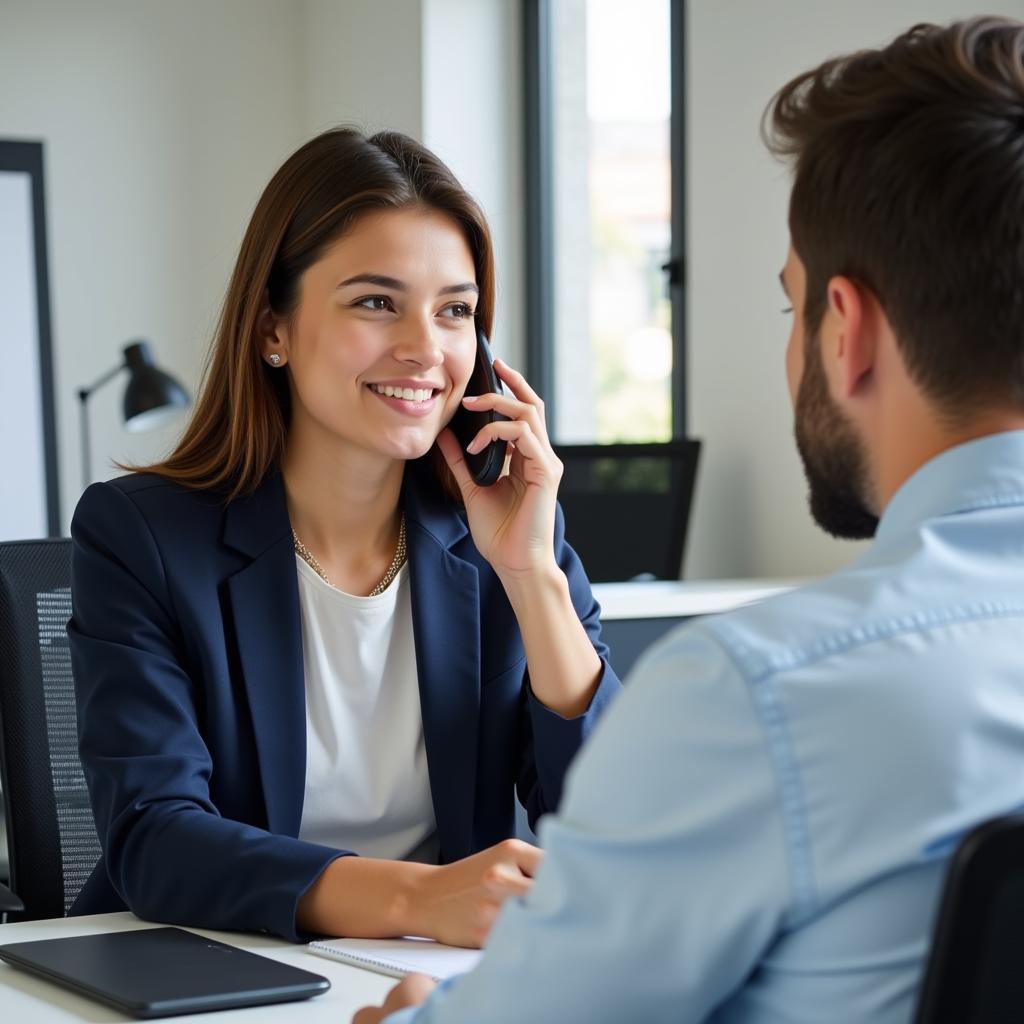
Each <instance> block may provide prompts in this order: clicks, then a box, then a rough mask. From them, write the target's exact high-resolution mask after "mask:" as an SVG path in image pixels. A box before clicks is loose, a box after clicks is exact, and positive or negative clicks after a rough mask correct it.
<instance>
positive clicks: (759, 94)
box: [687, 0, 1024, 577]
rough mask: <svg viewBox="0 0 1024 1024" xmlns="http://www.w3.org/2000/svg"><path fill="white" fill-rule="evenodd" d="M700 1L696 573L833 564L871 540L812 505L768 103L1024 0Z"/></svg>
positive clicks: (693, 183) (694, 88)
mask: <svg viewBox="0 0 1024 1024" xmlns="http://www.w3.org/2000/svg"><path fill="white" fill-rule="evenodd" d="M688 8H689V20H688V26H687V28H688V62H689V67H688V80H687V87H688V91H689V103H688V106H687V117H688V119H689V132H688V139H687V143H688V160H687V175H688V187H689V203H688V209H687V214H688V237H687V248H688V253H689V264H690V266H689V270H690V273H689V366H688V372H689V411H690V424H689V425H690V432H691V433H692V434H693V435H694V436H696V437H701V438H703V439H704V441H705V445H706V448H705V451H704V464H703V467H702V470H701V477H700V480H699V486H698V491H697V503H696V508H695V516H694V522H693V525H692V529H691V532H690V539H689V549H688V556H687V573H688V575H690V576H696V577H723V576H724V577H729V576H795V575H812V574H817V573H822V572H826V571H828V570H830V569H833V568H836V567H838V566H840V565H842V564H844V563H845V562H846V561H848V560H849V559H850V558H851V557H853V555H854V554H855V553H856V552H857V550H858V549H859V545H855V544H850V543H849V542H840V541H835V540H832V539H831V538H829V537H827V536H826V535H825V534H823V533H822V532H821V531H820V530H818V529H817V528H816V527H815V526H814V524H813V523H812V521H811V519H810V516H809V514H808V513H807V510H806V498H805V495H806V488H805V486H804V480H803V475H802V472H801V470H800V466H799V462H798V459H797V456H796V453H795V449H794V446H793V442H792V416H791V412H790V406H789V397H788V393H787V391H786V384H785V376H784V368H783V352H784V349H785V345H786V339H787V334H788V326H789V320H788V318H786V317H783V316H781V315H780V313H779V310H780V309H781V308H782V307H783V306H785V305H787V303H786V302H785V301H784V300H783V297H782V293H781V291H780V290H779V285H778V281H777V274H778V271H779V269H780V268H781V266H782V263H783V260H784V259H785V253H786V246H787V241H788V234H787V230H786V209H787V201H788V194H789V184H788V178H787V173H786V171H785V170H784V168H782V167H781V166H780V165H778V164H776V163H775V162H774V161H773V160H772V158H771V157H769V156H768V154H767V153H766V152H765V150H764V148H763V146H762V145H761V142H760V139H759V136H758V126H759V120H760V116H761V112H762V110H763V109H764V107H765V105H766V103H767V101H768V99H769V98H770V97H771V95H772V94H773V93H774V92H775V90H777V89H778V88H779V87H780V86H781V85H783V84H784V83H785V82H786V81H788V80H789V79H790V78H792V77H793V76H794V75H796V74H798V73H799V72H800V71H802V70H804V69H806V68H808V67H811V66H814V65H816V64H818V63H820V62H821V61H822V60H824V59H825V58H826V57H828V56H830V55H833V54H836V53H845V52H847V51H850V50H852V49H856V48H859V47H863V46H878V45H881V44H884V43H886V42H887V41H889V40H890V39H891V38H892V37H893V36H894V35H896V33H897V32H899V31H902V30H904V29H906V28H909V27H910V26H911V25H913V24H915V23H916V22H919V21H937V22H944V21H949V20H952V19H953V18H957V17H967V16H969V15H971V14H978V13H1003V14H1009V15H1012V16H1015V17H1022V16H1024V2H1020V0H1018V2H1007V0H993V2H990V3H981V4H979V3H976V2H975V3H970V2H966V0H961V2H954V0H859V2H858V3H844V2H838V0H828V2H821V0H772V2H771V3H764V2H761V0H691V2H690V3H689V4H688Z"/></svg>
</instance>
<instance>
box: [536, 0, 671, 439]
mask: <svg viewBox="0 0 1024 1024" xmlns="http://www.w3.org/2000/svg"><path fill="white" fill-rule="evenodd" d="M554 2H556V0H523V4H522V13H523V26H522V39H523V84H524V90H523V129H524V145H523V151H524V155H525V159H526V166H525V174H524V183H525V206H524V212H525V246H524V254H525V266H524V281H525V295H526V318H525V326H526V370H527V375H528V377H529V379H530V382H531V384H532V386H533V387H534V389H535V390H536V391H537V393H538V394H539V395H540V396H541V398H543V399H544V403H545V407H546V409H547V421H548V424H549V427H550V429H551V430H552V433H553V431H554V424H555V423H556V419H555V404H556V392H555V366H554V345H555V340H556V339H555V328H554V305H553V302H554V299H553V295H552V287H553V282H554V266H555V258H554V230H553V225H554V218H555V214H556V211H555V209H554V196H553V191H554V189H553V179H554V168H553V161H552V138H551V133H552V123H553V117H552V103H551V99H552V97H551V90H552V78H553V73H552V63H551V62H552V52H553V47H552V20H553V3H554ZM669 10H670V13H669V32H670V35H671V39H670V62H671V68H670V75H671V79H670V80H671V86H670V88H671V114H670V118H669V136H670V141H669V159H670V162H671V193H670V194H671V207H672V209H671V218H670V231H671V236H672V246H671V253H670V256H669V260H668V262H667V263H665V264H664V265H663V267H662V270H663V271H664V273H665V277H666V284H667V287H668V293H669V304H670V309H671V318H672V376H671V380H670V395H671V403H672V431H671V440H674V441H676V440H682V439H684V438H685V437H686V436H687V434H686V428H687V409H686V388H687V372H686V370H687V367H686V314H687V304H686V278H687V273H686V270H687V263H686V0H669ZM553 439H554V440H555V441H556V443H557V441H558V438H557V436H555V435H554V433H553ZM624 443H629V442H624ZM637 443H640V442H637Z"/></svg>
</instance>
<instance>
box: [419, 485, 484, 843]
mask: <svg viewBox="0 0 1024 1024" xmlns="http://www.w3.org/2000/svg"><path fill="white" fill-rule="evenodd" d="M409 469H410V470H413V472H411V473H410V472H409V471H408V470H407V473H406V481H407V482H406V487H405V488H404V492H403V502H404V506H405V515H406V528H407V531H408V546H409V555H408V557H409V583H410V587H411V591H410V593H411V597H412V619H413V634H414V636H415V644H416V670H417V674H418V676H419V691H420V712H421V714H422V716H423V738H424V744H425V746H426V753H427V771H428V774H429V776H430V791H431V794H432V797H433V802H434V813H435V816H436V819H437V832H438V839H439V841H440V847H441V856H442V859H443V861H445V862H448V861H453V860H457V859H459V858H460V857H465V856H467V855H468V854H470V853H472V852H473V849H474V836H473V820H474V817H475V815H474V801H475V798H476V776H477V741H478V730H479V721H480V601H479V579H478V575H477V570H476V567H475V566H473V565H471V564H470V563H469V562H466V561H464V560H463V559H461V558H458V557H456V556H455V555H453V554H452V553H451V551H449V548H450V547H451V546H452V544H454V542H455V541H456V540H458V539H460V538H462V537H464V536H465V535H466V533H467V528H466V525H465V523H463V522H462V520H461V519H460V518H459V517H457V516H455V515H453V513H452V508H451V505H450V504H447V505H445V504H443V503H434V502H431V501H430V500H429V499H428V498H426V496H425V495H424V494H423V493H422V492H420V490H419V488H418V487H416V486H415V485H414V484H413V483H412V480H414V479H415V475H416V474H415V470H414V469H413V467H412V466H410V467H409ZM410 477H411V478H412V480H411V479H410Z"/></svg>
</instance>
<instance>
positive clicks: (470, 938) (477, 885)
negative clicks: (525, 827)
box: [412, 839, 544, 949]
mask: <svg viewBox="0 0 1024 1024" xmlns="http://www.w3.org/2000/svg"><path fill="white" fill-rule="evenodd" d="M543 856H544V855H543V853H542V852H541V851H540V850H539V849H537V847H536V846H531V845H530V844H529V843H524V842H522V841H521V840H519V839H506V840H504V841H503V842H500V843H498V844H497V845H496V846H492V847H490V848H488V849H486V850H482V851H481V852H480V853H476V854H473V856H471V857H465V858H463V859H462V860H459V861H456V862H455V863H454V864H445V865H443V866H442V867H438V868H433V869H431V870H430V871H429V872H427V873H425V874H423V875H422V876H421V877H420V879H419V881H418V882H417V885H416V888H415V891H414V892H413V894H412V904H413V907H414V909H413V911H412V913H413V923H414V930H413V932H412V934H414V935H424V936H426V937H427V938H431V939H437V941H438V942H444V943H447V944H448V945H449V946H468V947H471V948H473V949H477V948H479V947H480V946H482V945H483V944H484V940H485V939H486V938H487V936H488V934H489V933H490V930H491V926H492V925H493V924H494V922H495V920H496V919H497V917H498V912H499V911H500V910H501V906H502V904H503V903H504V902H505V900H507V899H508V898H509V897H510V896H524V895H525V894H526V893H528V892H529V891H530V889H531V888H532V887H533V876H534V875H535V874H536V872H537V868H538V867H539V866H540V862H541V859H542V857H543Z"/></svg>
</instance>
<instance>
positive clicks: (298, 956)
mask: <svg viewBox="0 0 1024 1024" xmlns="http://www.w3.org/2000/svg"><path fill="white" fill-rule="evenodd" d="M152 927H155V926H154V925H153V924H152V923H151V922H149V921H140V920H139V919H138V918H137V917H135V916H134V915H133V914H127V913H125V914H97V915H95V916H94V917H69V918H63V919H56V920H52V921H26V922H22V923H19V924H4V925H0V942H3V943H6V942H29V941H32V940H34V939H56V938H63V937H65V936H68V935H90V934H94V933H96V932H104V931H126V930H128V929H132V928H152ZM189 930H190V931H195V932H198V933H199V934H200V935H207V936H211V937H212V938H215V939H219V940H220V941H221V942H227V943H230V944H231V945H233V946H239V947H240V948H242V949H248V950H251V951H252V952H254V953H260V954H262V955H263V956H269V957H273V958H274V959H275V960H281V961H283V962H285V963H290V964H292V965H294V966H295V967H301V968H303V969H304V970H307V971H312V972H313V973H314V974H322V975H323V976H324V977H325V978H328V979H330V982H331V990H330V991H329V992H326V993H324V995H322V996H315V997H314V998H312V999H307V1000H305V1001H304V1002H297V1003H278V1004H276V1005H272V1006H253V1007H248V1008H246V1009H241V1010H222V1011H219V1012H217V1013H193V1014H188V1015H187V1016H180V1017H168V1018H165V1019H167V1020H181V1021H196V1022H199V1021H206V1020H209V1021H214V1020H218V1021H227V1020H231V1021H236V1020H237V1021H239V1024H241V1022H243V1021H244V1022H245V1024H249V1022H250V1021H252V1022H253V1024H261V1022H263V1024H271V1022H281V1024H283V1022H285V1021H289V1022H291V1021H296V1020H300V1019H301V1020H302V1021H303V1024H307V1022H308V1024H316V1022H318V1021H323V1022H324V1024H326V1022H328V1021H329V1022H330V1024H349V1021H350V1020H351V1019H352V1014H354V1013H355V1012H356V1010H358V1009H359V1008H360V1007H362V1006H366V1005H368V1004H370V1003H380V1002H381V1001H382V1000H383V999H384V996H385V995H386V994H387V992H388V991H389V990H390V988H391V986H392V985H394V984H395V979H394V978H387V977H385V976H384V975H382V974H374V973H373V972H372V971H364V970H360V969H359V968H358V967H349V966H348V965H347V964H342V963H337V962H335V961H334V960H327V959H325V958H324V957H320V956H314V955H313V954H312V953H308V952H306V949H305V947H304V946H301V945H299V946H296V945H293V944H292V943H290V942H284V941H283V940H281V939H272V938H268V937H266V936H264V935H243V934H240V933H237V932H211V931H206V930H204V929H202V928H192V929H189ZM0 1020H2V1021H5V1022H10V1024H51V1022H58V1021H59V1022H61V1024H65V1022H67V1021H93V1022H102V1024H114V1022H116V1021H130V1020H132V1018H130V1017H125V1016H123V1015H122V1014H120V1013H118V1012H117V1011H116V1010H114V1009H111V1008H110V1007H107V1006H105V1005H103V1004H102V1003H96V1002H93V1001H92V1000H90V999H85V998H84V997H82V996H78V995H75V994H74V993H73V992H69V991H68V990H67V989H64V988H61V987H60V986H59V985H55V984H52V983H50V982H48V981H44V980H43V979H42V978H36V977H34V976H33V975H31V974H29V973H27V972H26V971H21V970H18V969H17V968H14V967H11V966H9V965H8V964H5V963H0Z"/></svg>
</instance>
